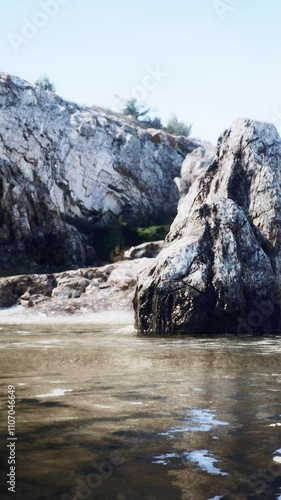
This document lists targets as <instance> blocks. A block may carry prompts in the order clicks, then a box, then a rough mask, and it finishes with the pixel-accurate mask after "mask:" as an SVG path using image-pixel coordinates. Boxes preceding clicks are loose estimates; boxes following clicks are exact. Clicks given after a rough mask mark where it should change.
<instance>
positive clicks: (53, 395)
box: [36, 389, 72, 398]
mask: <svg viewBox="0 0 281 500" xmlns="http://www.w3.org/2000/svg"><path fill="white" fill-rule="evenodd" d="M67 392H72V389H53V390H52V391H51V392H49V393H48V394H37V396H36V397H37V398H59V397H61V396H64V395H65V394H66V393H67Z"/></svg>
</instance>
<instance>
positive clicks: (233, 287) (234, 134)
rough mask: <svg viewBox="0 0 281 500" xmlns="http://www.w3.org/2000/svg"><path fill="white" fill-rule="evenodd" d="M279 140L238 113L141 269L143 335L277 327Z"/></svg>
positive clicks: (138, 302)
mask: <svg viewBox="0 0 281 500" xmlns="http://www.w3.org/2000/svg"><path fill="white" fill-rule="evenodd" d="M280 186H281V139H280V137H279V135H278V132H277V130H276V128H275V127H274V126H273V125H270V124H266V123H259V122H255V121H251V120H243V119H239V120H237V121H235V122H234V124H233V126H232V127H231V128H230V129H229V130H227V131H226V132H225V133H224V134H223V136H222V137H221V138H220V140H219V143H218V150H217V156H216V158H215V160H214V162H213V163H212V164H211V166H210V167H209V168H208V169H207V171H206V173H205V174H204V175H202V176H201V177H199V179H197V181H195V183H194V184H193V185H192V187H191V189H190V191H189V193H188V195H187V196H186V198H185V199H184V201H183V202H182V203H181V204H180V207H179V213H178V216H177V218H176V220H175V221H174V223H173V225H172V228H171V231H170V233H169V235H168V237H167V239H166V242H165V247H164V249H163V251H162V252H161V253H160V255H159V256H158V258H157V259H156V261H155V262H154V263H153V265H152V267H151V268H150V269H149V270H148V271H145V272H144V273H142V274H141V276H140V278H139V281H138V287H137V291H136V295H135V301H134V303H135V311H136V326H137V328H138V331H139V332H141V333H145V334H168V335H170V334H188V333H213V334H215V333H225V332H228V333H250V332H258V333H262V332H277V331H278V332H280V331H281V321H280V320H281V316H280V301H281V298H280V287H281V187H280Z"/></svg>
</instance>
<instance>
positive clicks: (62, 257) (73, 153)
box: [0, 74, 198, 267]
mask: <svg viewBox="0 0 281 500" xmlns="http://www.w3.org/2000/svg"><path fill="white" fill-rule="evenodd" d="M0 108H1V115H0V211H1V214H2V216H1V221H0V261H1V262H2V263H3V265H4V264H5V265H6V267H9V266H10V267H11V265H12V260H13V259H14V262H15V263H17V264H18V263H19V261H21V260H22V261H26V259H27V258H30V259H34V260H35V261H36V262H39V263H40V262H41V263H47V264H50V265H57V266H61V265H65V266H73V265H81V264H83V265H85V264H87V263H89V264H90V263H92V262H93V259H94V258H95V241H94V239H93V231H94V229H95V228H96V227H100V226H104V225H107V224H109V222H110V223H111V219H112V217H118V216H119V215H120V214H123V216H124V218H125V220H127V221H128V222H130V223H138V222H139V221H140V220H149V221H150V222H151V223H153V221H154V220H156V219H157V218H158V219H159V218H161V217H164V218H165V217H168V216H170V215H171V214H176V209H177V203H178V198H179V195H178V189H177V186H176V183H175V182H174V179H175V178H176V177H179V175H180V169H181V165H182V161H183V159H184V157H185V155H186V154H187V153H188V152H191V151H192V150H193V149H194V148H195V147H197V146H198V144H197V143H195V142H193V141H190V140H189V139H185V138H182V137H173V136H170V135H169V134H166V133H164V132H161V133H158V135H157V137H156V135H155V131H147V130H145V129H142V128H140V127H139V126H137V125H136V124H135V123H131V122H130V121H128V120H126V119H125V118H124V117H123V118H122V117H120V116H115V115H114V114H112V113H106V112H104V111H102V110H98V109H97V108H96V109H90V108H86V107H82V106H78V105H76V104H74V103H70V102H67V101H64V100H63V99H61V98H60V97H59V96H57V95H56V94H54V93H50V92H46V91H44V90H43V89H41V88H39V87H37V86H34V85H32V84H29V83H27V82H26V81H23V80H20V79H19V78H16V77H12V76H9V75H6V74H0Z"/></svg>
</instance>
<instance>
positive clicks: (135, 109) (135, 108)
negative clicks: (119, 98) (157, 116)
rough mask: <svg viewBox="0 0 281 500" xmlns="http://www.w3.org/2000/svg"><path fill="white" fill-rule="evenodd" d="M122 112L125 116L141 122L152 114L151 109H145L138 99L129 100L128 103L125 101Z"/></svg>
mask: <svg viewBox="0 0 281 500" xmlns="http://www.w3.org/2000/svg"><path fill="white" fill-rule="evenodd" d="M121 110H122V113H123V114H124V115H125V116H131V117H132V118H133V119H134V120H139V119H140V118H142V117H144V116H146V115H147V114H148V113H149V112H150V109H149V108H145V106H144V105H143V104H141V103H139V102H138V101H137V99H128V100H127V101H123V104H122V107H121Z"/></svg>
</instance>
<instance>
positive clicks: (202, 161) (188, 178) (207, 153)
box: [178, 142, 216, 198]
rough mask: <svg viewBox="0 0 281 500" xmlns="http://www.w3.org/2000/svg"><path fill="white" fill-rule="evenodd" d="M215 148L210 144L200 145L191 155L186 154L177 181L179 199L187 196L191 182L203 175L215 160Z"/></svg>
mask: <svg viewBox="0 0 281 500" xmlns="http://www.w3.org/2000/svg"><path fill="white" fill-rule="evenodd" d="M215 154H216V148H215V146H213V145H212V144H210V143H207V142H206V143H202V144H200V146H199V147H198V148H196V149H194V151H192V153H190V154H188V155H187V157H186V159H185V160H184V162H183V165H182V169H181V177H180V179H179V183H178V185H179V192H180V197H181V198H183V197H184V196H186V195H187V193H188V191H189V189H190V187H191V186H192V184H193V182H194V181H195V180H196V179H197V177H199V175H201V174H203V173H204V172H205V170H206V169H207V167H209V165H211V163H212V162H213V160H214V158H215Z"/></svg>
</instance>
